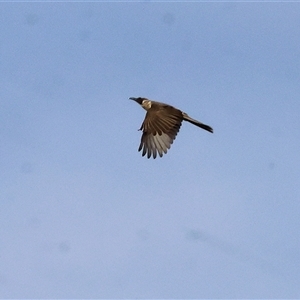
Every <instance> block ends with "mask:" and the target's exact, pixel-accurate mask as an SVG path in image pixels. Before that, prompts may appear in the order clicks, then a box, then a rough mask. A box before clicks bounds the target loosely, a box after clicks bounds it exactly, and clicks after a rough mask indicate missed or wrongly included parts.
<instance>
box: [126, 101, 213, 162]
mask: <svg viewBox="0 0 300 300" xmlns="http://www.w3.org/2000/svg"><path fill="white" fill-rule="evenodd" d="M129 99H131V100H134V101H135V102H137V103H138V104H140V105H141V106H142V107H143V108H144V109H145V110H146V111H147V113H146V117H145V120H144V122H143V124H142V126H141V128H140V129H139V130H142V131H143V134H142V138H141V143H140V146H139V149H138V151H141V150H143V151H142V156H145V155H146V154H147V157H148V158H150V157H151V156H153V158H156V157H157V153H158V154H159V156H160V157H162V156H163V153H165V154H166V153H167V151H168V149H170V147H171V144H172V143H173V141H174V140H175V138H176V135H177V133H178V132H179V129H180V126H181V123H182V121H183V120H184V121H188V122H190V123H192V124H194V125H196V126H198V127H200V128H202V129H204V130H207V131H209V132H211V133H212V132H213V129H212V128H211V127H210V126H208V125H205V124H203V123H201V122H199V121H197V120H194V119H192V118H191V117H190V116H189V115H188V114H186V113H185V112H182V111H181V110H179V109H177V108H175V107H173V106H171V105H168V104H165V103H161V102H156V101H152V100H149V99H147V98H142V97H138V98H134V97H130V98H129Z"/></svg>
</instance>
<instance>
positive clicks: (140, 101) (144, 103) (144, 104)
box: [129, 97, 151, 110]
mask: <svg viewBox="0 0 300 300" xmlns="http://www.w3.org/2000/svg"><path fill="white" fill-rule="evenodd" d="M129 99H130V100H133V101H135V102H136V103H138V104H140V105H141V106H142V107H143V108H144V109H146V110H148V109H149V108H151V100H149V99H147V98H143V97H138V98H135V97H130V98H129Z"/></svg>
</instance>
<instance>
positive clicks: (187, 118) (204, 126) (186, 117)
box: [183, 113, 214, 133]
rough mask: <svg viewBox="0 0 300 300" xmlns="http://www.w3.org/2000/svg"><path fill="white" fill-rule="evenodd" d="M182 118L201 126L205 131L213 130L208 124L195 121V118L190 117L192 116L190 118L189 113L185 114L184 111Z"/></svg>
mask: <svg viewBox="0 0 300 300" xmlns="http://www.w3.org/2000/svg"><path fill="white" fill-rule="evenodd" d="M183 120H185V121H188V122H190V123H192V124H194V125H196V126H198V127H200V128H202V129H204V130H207V131H209V132H211V133H213V132H214V131H213V129H212V128H211V127H210V126H208V125H205V124H203V123H201V122H199V121H197V120H195V119H192V118H191V117H190V116H189V115H187V114H186V113H183Z"/></svg>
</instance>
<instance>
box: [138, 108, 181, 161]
mask: <svg viewBox="0 0 300 300" xmlns="http://www.w3.org/2000/svg"><path fill="white" fill-rule="evenodd" d="M182 120H183V115H182V112H181V111H180V110H179V109H176V108H175V107H173V106H170V105H163V106H162V105H160V106H156V104H152V107H151V108H150V109H149V110H148V111H147V114H146V117H145V120H144V122H143V124H142V126H141V130H142V131H143V135H142V138H141V143H140V146H139V149H138V151H141V150H143V151H142V156H144V155H146V154H147V157H148V158H150V157H151V155H152V156H153V158H156V156H157V153H158V154H159V156H160V157H162V156H163V153H167V151H168V149H170V147H171V144H172V143H173V141H174V140H175V138H176V135H177V133H178V132H179V129H180V126H181V123H182Z"/></svg>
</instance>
